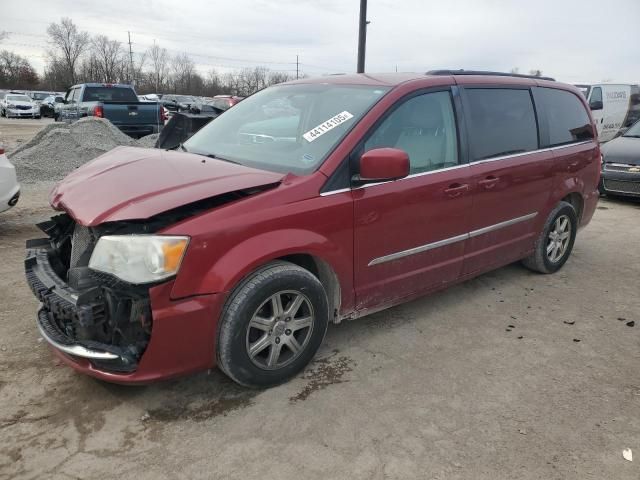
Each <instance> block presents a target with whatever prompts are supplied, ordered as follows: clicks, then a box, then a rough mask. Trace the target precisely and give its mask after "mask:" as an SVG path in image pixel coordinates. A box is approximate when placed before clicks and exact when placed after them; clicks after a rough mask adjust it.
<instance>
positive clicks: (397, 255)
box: [368, 233, 469, 267]
mask: <svg viewBox="0 0 640 480" xmlns="http://www.w3.org/2000/svg"><path fill="white" fill-rule="evenodd" d="M468 237H469V234H468V233H464V234H462V235H457V236H455V237H451V238H445V239H444V240H439V241H437V242H433V243H427V244H426V245H422V246H420V247H415V248H410V249H409V250H403V251H402V252H396V253H392V254H390V255H385V256H384V257H378V258H374V259H373V260H371V261H370V262H369V265H368V266H369V267H371V266H373V265H378V264H380V263H386V262H390V261H392V260H397V259H399V258H404V257H408V256H410V255H415V254H416V253H422V252H426V251H427V250H433V249H434V248H438V247H444V246H445V245H451V244H452V243H456V242H461V241H463V240H466V239H467V238H468Z"/></svg>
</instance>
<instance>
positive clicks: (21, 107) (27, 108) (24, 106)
mask: <svg viewBox="0 0 640 480" xmlns="http://www.w3.org/2000/svg"><path fill="white" fill-rule="evenodd" d="M15 109H16V110H31V107H30V106H29V105H16V107H15Z"/></svg>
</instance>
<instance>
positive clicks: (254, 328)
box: [25, 71, 600, 387]
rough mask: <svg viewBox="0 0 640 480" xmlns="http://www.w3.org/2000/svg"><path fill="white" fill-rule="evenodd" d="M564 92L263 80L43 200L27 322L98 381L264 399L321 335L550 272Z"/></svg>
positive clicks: (568, 92)
mask: <svg viewBox="0 0 640 480" xmlns="http://www.w3.org/2000/svg"><path fill="white" fill-rule="evenodd" d="M595 132H596V130H595V126H594V123H593V121H592V118H591V116H590V113H589V109H588V106H587V104H586V103H585V100H584V98H583V96H582V95H581V94H580V91H579V90H577V89H576V88H574V87H572V86H569V85H565V84H561V83H557V82H555V81H553V79H546V78H533V77H526V76H522V75H520V76H518V75H505V74H500V73H491V72H469V71H435V72H430V73H428V74H412V75H407V74H393V75H369V74H367V75H338V76H330V77H322V78H316V79H304V80H301V81H295V82H290V83H286V84H281V85H277V86H273V87H270V88H267V89H265V90H262V91H260V92H258V93H256V94H255V95H253V96H251V97H249V98H247V99H245V100H243V101H242V102H240V103H239V104H238V105H236V106H235V107H234V108H232V109H230V110H229V111H228V112H226V113H225V114H224V115H221V116H220V117H219V118H217V119H216V120H215V121H213V122H211V123H210V124H208V125H207V126H206V127H205V128H203V129H202V130H201V131H199V132H198V133H197V134H195V135H194V136H193V137H192V138H191V139H189V140H188V141H187V142H186V143H184V145H181V146H180V147H179V148H178V149H176V150H175V151H164V150H156V149H142V148H131V147H119V148H116V149H114V150H112V151H110V152H109V153H107V154H105V155H102V156H101V157H99V158H97V159H95V160H94V161H92V162H90V163H88V164H86V165H85V166H83V167H81V168H79V169H78V170H76V171H74V172H73V173H71V174H70V175H69V176H68V177H67V178H66V179H65V180H63V181H62V182H61V183H60V184H59V185H58V186H57V187H56V188H55V189H54V190H53V191H52V193H51V199H50V200H51V205H52V206H53V208H54V209H55V210H57V211H58V212H59V213H58V214H57V215H56V216H54V217H52V218H51V220H49V221H46V222H44V223H41V224H40V225H39V227H40V229H41V230H43V231H44V232H45V233H46V235H47V238H43V239H37V240H30V241H29V242H28V243H27V258H26V261H25V268H26V276H27V280H28V283H29V285H30V286H31V289H32V290H33V292H34V293H35V295H36V296H37V298H38V299H39V300H40V302H41V308H40V309H39V311H38V318H37V325H38V328H39V330H40V333H41V334H42V336H43V337H44V338H45V340H47V342H48V343H49V344H50V345H51V346H52V347H53V349H54V351H55V352H56V354H57V355H58V356H59V357H60V358H61V359H62V360H63V361H64V362H66V363H67V364H68V365H70V366H72V367H73V368H75V369H76V370H78V371H81V372H84V373H87V374H89V375H93V376H94V377H97V378H100V379H103V380H108V381H112V382H119V383H145V382H150V381H153V380H158V379H164V378H169V377H174V376H177V375H182V374H186V373H190V372H195V371H198V370H203V369H209V368H212V367H214V366H216V365H217V366H219V367H220V368H221V369H222V370H223V371H224V372H225V373H226V374H227V375H229V376H230V377H231V378H232V379H233V380H235V381H236V382H238V383H240V384H242V385H247V386H257V387H266V386H271V385H275V384H278V383H281V382H284V381H286V380H287V379H289V378H291V377H292V376H293V375H295V374H296V373H298V372H299V371H300V370H301V369H302V368H303V367H304V366H305V365H306V364H307V363H309V361H310V360H311V359H312V357H313V356H314V354H315V353H316V351H317V349H318V347H319V346H320V344H321V342H322V340H323V337H324V335H325V332H326V330H327V325H328V324H329V322H336V323H337V322H340V321H341V320H344V319H354V318H357V317H360V316H363V315H367V314H369V313H372V312H376V311H379V310H382V309H384V308H388V307H391V306H393V305H397V304H399V303H402V302H406V301H408V300H410V299H412V298H415V297H417V296H420V295H424V294H426V293H429V292H433V291H436V290H440V289H442V288H444V287H447V286H448V285H452V284H454V283H457V282H461V281H463V280H466V279H469V278H472V277H475V276H477V275H480V274H481V273H483V272H486V271H488V270H491V269H495V268H498V267H501V266H503V265H507V264H509V263H512V262H516V261H522V263H523V264H524V265H525V266H526V267H528V268H530V269H533V270H535V271H538V272H542V273H553V272H555V271H557V270H558V269H559V268H561V267H562V265H563V264H564V263H565V262H566V261H567V259H568V257H569V255H570V253H571V250H572V247H573V243H574V240H575V236H576V232H577V230H578V228H579V227H581V226H584V225H586V224H587V223H588V222H589V221H590V219H591V217H592V215H593V213H594V210H595V206H596V202H597V201H598V191H597V186H598V180H599V176H600V150H599V147H598V142H597V140H596V138H595V136H596V134H595Z"/></svg>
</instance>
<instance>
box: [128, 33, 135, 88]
mask: <svg viewBox="0 0 640 480" xmlns="http://www.w3.org/2000/svg"><path fill="white" fill-rule="evenodd" d="M127 35H129V64H130V65H131V67H130V69H129V81H130V83H131V85H134V84H135V79H134V78H133V76H134V75H133V50H131V32H127Z"/></svg>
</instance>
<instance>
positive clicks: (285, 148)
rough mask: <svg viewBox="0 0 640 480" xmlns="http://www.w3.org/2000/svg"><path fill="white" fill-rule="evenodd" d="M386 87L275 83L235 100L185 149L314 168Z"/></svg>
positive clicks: (282, 167)
mask: <svg viewBox="0 0 640 480" xmlns="http://www.w3.org/2000/svg"><path fill="white" fill-rule="evenodd" d="M388 90H389V88H386V87H369V86H359V85H327V84H300V85H280V86H275V87H271V88H267V89H265V90H262V91H261V92H258V93H256V94H255V95H252V96H251V97H249V98H247V99H246V100H243V101H242V102H240V103H238V104H237V105H236V106H235V107H233V108H231V109H229V110H228V111H226V112H225V113H224V114H223V115H221V116H220V117H218V118H216V119H215V120H214V121H212V122H211V123H209V124H208V125H207V126H206V127H204V128H203V129H202V130H200V131H199V132H198V133H196V134H195V135H194V136H193V137H191V138H190V139H189V140H188V141H187V142H186V143H185V144H184V145H185V147H186V149H187V150H188V151H190V152H194V153H200V154H205V155H215V156H217V157H220V158H222V159H226V160H230V161H233V162H237V163H240V164H243V165H247V166H251V167H256V168H262V169H264V170H271V171H276V172H282V173H288V172H292V173H296V174H307V173H311V172H312V171H314V170H315V169H316V168H317V167H318V166H319V165H320V164H321V163H322V162H323V161H324V159H325V158H326V157H327V155H328V154H329V153H330V152H331V151H332V150H333V148H334V147H335V146H336V145H337V144H338V143H339V142H340V140H342V138H343V137H344V136H345V135H346V134H347V132H348V131H349V130H350V129H351V128H352V127H353V126H354V125H355V124H356V123H357V122H358V121H359V120H360V118H362V116H363V115H364V114H365V113H366V112H367V111H368V110H369V109H370V108H371V107H372V106H373V105H374V104H375V103H376V102H377V101H378V100H380V99H381V98H382V96H383V95H384V94H385V93H386V92H387V91H388Z"/></svg>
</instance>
